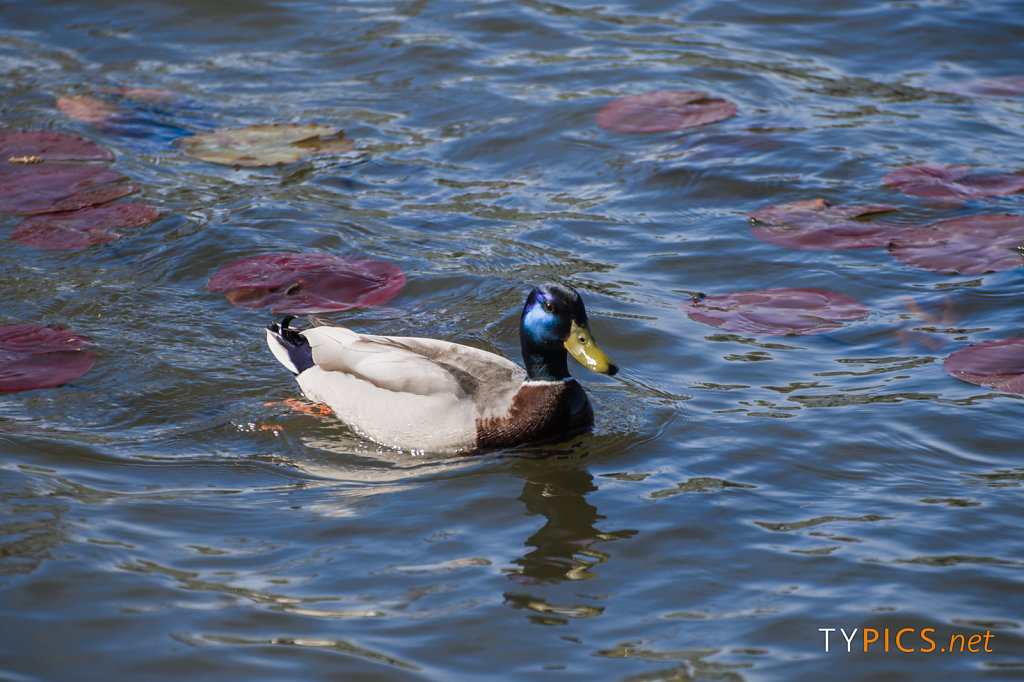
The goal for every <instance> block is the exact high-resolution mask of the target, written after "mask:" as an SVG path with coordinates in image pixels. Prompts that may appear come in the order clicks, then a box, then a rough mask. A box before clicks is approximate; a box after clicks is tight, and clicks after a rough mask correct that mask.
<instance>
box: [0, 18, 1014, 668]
mask: <svg viewBox="0 0 1024 682" xmlns="http://www.w3.org/2000/svg"><path fill="white" fill-rule="evenodd" d="M0 4H2V13H0V71H2V72H3V73H4V74H5V79H4V87H3V97H2V98H0V116H2V119H0V120H2V128H3V129H4V130H15V129H56V130H61V131H65V132H70V133H74V134H79V135H82V136H85V137H87V138H89V139H92V140H94V141H96V142H99V143H100V144H103V145H105V146H107V147H109V148H110V149H112V150H113V151H114V152H115V154H116V157H117V158H116V160H115V162H114V163H113V166H114V168H116V169H117V170H119V171H121V172H123V173H125V174H127V175H129V176H130V177H131V178H132V179H133V180H134V181H136V182H139V183H141V184H142V185H143V190H142V191H141V193H140V194H139V195H137V200H139V201H141V202H143V203H146V204H149V205H152V206H155V207H157V208H158V209H159V210H160V211H161V212H162V218H161V219H160V220H159V221H158V222H156V223H154V224H153V225H150V226H148V227H146V228H141V229H136V230H130V231H126V233H125V234H124V235H123V237H122V238H121V239H120V240H118V241H116V242H113V243H111V244H107V245H103V246H98V247H93V248H91V249H89V250H86V251H80V252H59V251H39V250H34V249H30V248H28V247H24V246H20V245H18V244H16V243H14V242H13V241H11V240H9V239H7V238H6V236H9V234H10V232H9V231H10V230H12V229H13V228H14V226H15V225H16V224H17V219H15V218H12V217H4V218H0V224H2V226H3V229H5V230H7V232H6V233H5V236H4V238H3V239H2V240H0V269H2V272H0V274H2V277H3V280H4V282H5V283H6V285H5V286H4V287H3V289H2V291H0V311H2V313H0V322H2V323H15V322H46V323H51V324H62V325H67V326H70V327H73V328H75V329H77V330H80V331H82V332H83V333H86V334H88V335H90V336H92V337H93V338H94V339H95V340H96V342H97V344H96V352H97V354H98V360H97V362H96V365H95V367H94V368H93V369H92V370H91V371H90V372H89V373H88V374H86V375H85V376H83V377H82V378H81V379H78V380H76V381H74V382H72V383H71V384H70V385H67V386H64V387H61V388H56V389H47V390H41V391H34V392H26V393H20V394H9V395H5V396H3V397H2V399H0V531H2V533H0V622H2V623H3V625H2V632H3V634H2V636H0V677H3V678H4V679H11V680H57V679H76V680H93V679H95V680H109V679H114V678H116V679H147V680H149V679H173V680H179V679H185V678H187V677H188V676H195V677H197V678H199V679H224V680H228V679H231V680H235V679H250V680H297V679H304V680H306V679H308V680H313V679H366V680H371V679H372V680H416V679H424V680H426V679H429V680H446V681H451V680H480V679H507V680H524V679H531V680H532V679H548V678H551V679H554V678H563V677H565V675H567V674H568V675H571V676H572V677H573V678H586V679H609V680H612V679H623V680H626V679H628V680H682V679H687V680H689V679H699V680H712V679H713V680H737V681H738V680H797V679H807V680H811V679H815V680H818V679H843V680H881V679H958V680H966V679H970V680H1009V679H1020V676H1021V675H1022V671H1024V630H1022V628H1024V608H1022V607H1024V596H1022V595H1024V590H1022V586H1024V580H1022V575H1024V551H1022V544H1021V535H1020V510H1021V503H1022V497H1021V490H1022V485H1024V460H1022V459H1021V454H1020V453H1021V450H1020V441H1021V438H1020V436H1021V433H1020V432H1019V431H1015V430H1014V429H1015V428H1016V427H1015V426H1014V424H1019V423H1020V420H1019V413H1020V411H1021V409H1022V406H1021V398H1020V397H1019V396H1015V395H1009V394H1002V393H998V392H994V391H990V390H988V389H984V388H980V387H976V386H973V385H969V384H966V383H961V382H958V381H957V380H956V379H953V378H952V377H950V376H948V375H946V374H945V373H944V372H943V371H942V366H941V365H942V360H943V358H945V357H946V356H947V355H948V354H949V353H951V352H952V351H954V350H956V349H957V348H960V347H963V346H964V345H966V344H968V343H972V342H978V341H982V340H986V339H996V338H1004V337H1009V336H1017V335H1020V334H1021V333H1022V329H1021V325H1020V323H1019V320H1020V314H1019V312H1018V311H1019V291H1020V289H1021V285H1022V283H1024V282H1022V280H1024V276H1022V271H1021V270H1020V269H1016V270H1011V271H1006V272H1002V273H997V274H990V275H983V276H970V277H960V276H947V275H939V274H936V273H931V272H926V271H923V270H916V269H913V268H911V267H908V266H905V265H902V264H900V263H899V262H897V261H895V260H894V259H892V258H891V257H890V256H889V255H888V254H887V253H886V252H885V251H884V250H882V249H864V250H857V251H815V252H812V251H795V250H789V249H785V248H781V247H777V246H772V245H770V244H766V243H763V242H760V241H758V240H756V239H754V238H753V237H752V236H751V235H750V231H749V221H748V220H747V218H746V214H747V213H749V212H751V211H753V210H756V209H758V208H762V207H764V206H768V205H772V204H782V203H788V202H793V201H800V200H804V199H813V198H817V197H824V198H826V199H827V200H829V201H830V202H832V203H835V204H851V203H891V204H895V205H897V206H898V207H899V208H900V210H901V212H900V214H899V216H898V219H899V220H901V221H904V222H907V223H915V224H916V223H924V222H931V221H934V220H939V219H946V218H951V217H955V216H958V215H968V214H972V213H979V212H1005V213H1015V212H1016V213H1019V212H1021V211H1022V210H1024V199H1022V197H1024V195H1014V196H1011V197H1006V198H1000V199H990V200H985V201H980V202H974V203H972V204H968V205H964V206H949V205H946V206H942V205H935V204H929V203H928V202H926V201H922V200H919V199H915V198H913V197H908V196H904V195H901V194H898V193H897V192H896V191H895V190H892V189H888V188H883V187H882V186H880V184H879V180H880V179H881V177H882V176H883V175H884V174H885V173H886V172H888V171H889V170H892V169H893V168H896V167H898V166H901V165H906V164H912V163H969V164H972V165H973V166H976V167H978V168H981V169H985V170H990V171H1014V170H1019V169H1021V168H1024V125H1022V121H1024V99H1021V98H1019V97H1018V98H1012V97H977V98H968V97H963V96H958V95H950V94H941V93H939V92H936V90H937V89H938V88H940V87H942V86H943V85H945V84H948V83H951V82H958V81H964V80H969V79H974V78H991V77H1001V76H1020V75H1021V73H1020V65H1021V63H1022V61H1024V48H1022V42H1021V39H1020V38H1021V35H1022V34H1024V13H1021V12H1020V4H1019V3H1017V2H1012V1H1011V0H1003V1H999V0H996V1H993V2H987V3H983V4H981V5H979V4H978V3H962V2H954V1H952V0H949V1H947V0H928V1H924V2H897V1H892V2H888V1H887V2H875V3H867V4H865V3H859V2H851V1H847V0H832V1H830V2H827V3H817V4H815V6H814V7H813V8H812V7H810V6H809V5H808V4H807V3H805V2H795V1H792V0H766V1H764V2H756V3H745V4H743V3H729V2H715V1H712V0H692V1H689V2H683V3H673V2H664V1H663V0H646V1H644V2H617V1H613V2H606V3H603V4H598V5H590V4H586V3H561V4H560V3H556V2H540V1H531V0H520V1H518V2H459V1H457V0H419V1H409V2H401V3H377V2H342V3H332V2H322V1H316V0H313V1H310V2H289V1H280V2H271V1H269V0H263V1H255V0H254V1H250V2H222V3H208V2H198V1H196V0H188V1H185V2H181V1H176V2H169V1H165V0H156V1H152V2H144V3H133V4H126V3H122V2H110V1H109V0H106V1H104V0H90V1H89V2H84V1H81V0H77V1H76V0H71V1H68V2H62V3H53V2H45V1H44V2H39V3H21V2H3V3H0ZM124 85H133V86H146V87H156V88H166V89H171V90H175V91H179V92H182V93H184V94H186V95H187V96H188V97H189V98H190V99H191V101H193V102H195V103H196V107H195V109H192V110H189V111H187V112H182V113H181V114H180V115H179V116H178V117H177V118H176V119H175V120H173V121H171V122H170V123H169V125H171V124H173V125H179V126H183V127H184V128H185V129H188V130H193V131H196V132H199V131H208V130H212V129H215V128H221V127H223V128H226V127H238V126H245V125H252V124H262V123H278V122H281V123H284V122H296V123H308V122H314V123H329V124H332V125H337V126H338V127H339V128H344V129H345V130H346V134H347V135H348V136H349V137H351V138H353V139H354V140H355V141H356V149H355V151H354V152H352V153H350V154H348V155H345V156H341V157H324V158H317V159H312V160H306V161H302V162H299V163H296V164H293V165H290V166H286V167H283V168H275V169H255V170H245V169H234V168H229V167H222V166H215V165H210V164H204V163H202V162H199V161H194V160H191V159H188V158H186V157H184V156H182V155H180V154H178V153H177V152H176V151H175V150H174V148H173V147H171V146H170V145H169V144H168V143H167V141H166V139H155V138H154V139H151V138H148V137H144V136H143V137H121V138H118V137H113V136H110V135H106V134H104V133H103V132H101V131H99V130H97V129H95V128H92V127H90V126H89V125H87V124H84V123H79V122H75V121H71V120H68V119H67V118H66V117H65V116H64V115H63V114H61V113H60V112H59V111H58V110H57V109H56V107H55V104H54V103H55V100H56V98H57V97H58V96H61V95H66V94H72V93H76V92H82V91H84V90H86V89H88V88H93V87H107V86H124ZM661 89H692V90H702V91H707V92H709V93H711V94H713V95H714V96H718V97H723V98H726V99H728V100H730V101H732V102H735V103H736V104H737V106H738V108H739V112H738V114H737V115H736V116H734V117H733V118H730V119H728V120H725V121H722V122H719V123H716V124H713V125H710V126H705V127H702V128H696V129H691V130H687V131H680V132H675V133H663V134H655V135H628V134H620V133H613V132H609V131H606V130H603V129H601V128H599V127H597V126H596V125H595V124H594V114H595V113H596V111H597V110H598V109H599V108H600V107H601V106H603V105H604V104H606V103H608V102H609V101H611V100H612V99H614V98H616V97H620V96H624V95H629V94H635V93H639V92H645V91H650V90H661ZM172 128H173V126H172ZM164 130H166V128H165V129H164ZM158 137H159V136H158ZM273 251H315V252H327V253H334V254H337V255H341V256H349V257H374V258H382V259H386V260H389V261H391V262H394V263H396V264H397V265H399V266H400V267H401V268H402V269H403V270H404V271H405V272H406V273H407V275H408V281H407V285H406V288H405V289H404V290H403V292H402V294H401V295H400V296H399V297H398V298H396V299H394V300H392V301H390V302H389V303H387V304H386V305H384V306H381V307H379V308H374V309H369V310H363V311H353V312H350V313H345V314H341V315H338V317H339V318H341V319H344V320H346V321H347V322H350V323H351V324H353V325H355V326H357V327H359V328H360V329H366V330H372V331H377V332H383V333H396V334H420V335H427V336H436V337H439V338H446V339H451V340H456V341H461V342H465V343H471V344H474V345H477V346H480V347H484V348H488V349H491V350H495V351H497V352H500V353H503V354H505V355H507V356H509V357H513V358H515V359H517V360H518V355H519V352H518V340H517V338H518V337H517V332H516V324H517V317H518V310H519V309H520V307H521V305H522V299H523V297H524V295H525V293H526V292H527V291H528V289H529V287H530V285H531V284H532V283H535V282H538V281H542V280H546V279H558V280H561V281H564V282H567V283H569V284H571V285H573V286H575V287H577V288H579V289H580V290H581V291H582V292H583V295H584V297H585V299H586V301H587V303H588V308H589V309H590V311H591V319H592V325H593V327H594V330H595V334H596V336H597V337H598V338H599V339H600V341H601V343H602V346H603V347H605V348H606V349H607V350H608V351H609V352H610V353H611V354H612V355H613V356H614V357H615V359H616V361H617V362H618V363H619V365H620V366H621V367H622V369H623V371H622V372H621V373H620V374H619V375H618V376H616V377H614V378H607V377H598V376H596V375H590V376H585V377H582V378H583V380H584V381H585V383H586V385H587V387H588V390H589V392H590V394H591V396H592V399H593V402H594V405H595V411H596V413H597V423H596V425H595V428H594V431H593V432H592V433H590V434H587V435H583V436H579V437H577V438H574V439H571V440H569V441H566V442H562V443H555V444H552V445H549V446H545V447H536V448H528V449H520V450H515V451H509V452H504V453H496V454H494V455H489V456H486V457H482V458H475V459H459V458H455V459H446V458H437V457H414V456H411V455H408V454H403V453H394V452H385V451H381V450H379V449H378V448H376V447H375V446H373V445H370V444H368V443H366V442H365V441H362V440H361V439H359V437H358V436H357V435H355V434H353V433H352V432H350V431H349V430H347V429H346V428H345V427H343V426H341V425H339V424H338V423H336V422H333V421H324V420H320V419H317V418H315V417H313V416H310V415H306V414H301V413H297V412H292V411H290V410H289V409H288V408H287V407H285V406H283V405H282V404H281V402H280V401H283V400H285V399H286V398H290V397H294V396H295V395H296V393H297V391H296V388H295V386H294V385H293V382H292V381H291V379H290V378H289V377H288V376H287V373H286V372H283V370H282V369H281V368H280V367H279V366H278V365H277V363H276V362H274V361H273V359H272V358H271V357H270V356H269V354H268V353H267V351H266V348H265V346H264V343H263V340H262V332H261V327H262V325H263V324H265V322H266V317H267V316H266V315H265V314H262V313H259V312H255V313H254V312H252V311H245V310H241V309H238V308H234V307H232V306H231V305H230V304H228V303H227V302H226V301H225V300H224V299H223V297H222V296H221V295H220V294H210V293H207V292H206V291H205V282H206V279H207V278H208V277H209V276H210V275H211V274H212V273H213V272H214V271H216V270H217V269H218V268H219V267H221V266H222V265H224V264H226V263H229V262H231V261H233V260H235V259H237V258H242V257H245V256H252V255H256V254H259V253H268V252H273ZM771 287H814V288H827V289H833V290H836V291H840V292H842V293H845V294H847V295H849V296H852V297H854V298H856V299H858V300H860V301H863V302H864V303H865V304H866V305H867V306H868V307H869V309H870V311H871V312H870V314H869V315H868V316H867V317H866V318H865V319H864V320H861V321H859V322H856V323H854V324H852V325H850V326H848V327H846V328H844V329H841V330H838V331H835V332H832V333H829V334H825V335H820V336H814V337H754V336H748V335H743V334H735V333H731V332H725V331H722V330H718V329H714V328H712V327H708V326H705V325H702V324H700V323H698V322H694V321H691V320H690V319H688V318H687V317H686V316H685V315H684V314H683V313H682V311H681V310H680V309H679V305H680V304H681V303H682V302H683V301H684V300H686V298H687V297H688V296H691V295H693V294H694V293H695V292H698V291H705V292H709V293H710V292H717V291H722V292H724V291H729V290H734V289H757V288H771ZM576 370H577V374H582V373H583V372H582V370H581V369H580V368H579V367H577V368H576ZM822 628H836V631H835V632H832V635H831V640H830V648H829V651H828V652H826V651H825V647H824V644H825V642H824V633H823V632H822V631H821V629H822ZM839 628H844V629H845V630H846V632H848V633H849V632H851V631H852V630H853V629H854V628H857V629H858V634H857V636H856V638H855V639H854V640H853V651H852V652H851V653H847V652H846V644H845V642H844V640H843V639H842V637H841V636H840V633H839V631H838V629H839ZM905 629H911V630H909V631H908V632H909V634H904V636H903V638H902V640H900V643H901V645H902V646H903V648H914V649H918V650H920V649H922V648H927V641H925V640H923V639H922V637H921V634H922V633H929V632H930V633H931V637H932V638H933V639H934V640H935V642H936V649H940V648H948V646H949V644H950V643H951V641H956V640H951V637H954V636H955V635H964V639H963V640H962V641H967V638H970V637H972V636H974V635H978V636H979V637H978V639H976V640H972V641H974V642H980V641H982V636H985V635H988V638H987V639H985V640H984V642H985V646H986V647H987V648H988V651H987V652H986V651H981V650H979V651H977V652H971V651H966V650H965V651H964V652H963V653H960V652H959V651H957V652H956V653H949V652H946V653H942V652H940V651H938V650H936V651H935V652H933V653H930V654H928V653H921V652H920V651H917V652H915V653H907V652H904V651H901V650H899V648H898V647H897V643H896V640H895V637H896V633H897V632H898V631H900V630H905ZM869 632H877V633H878V636H879V639H878V641H877V642H875V643H872V644H870V645H869V646H868V651H867V652H865V651H864V641H865V633H869ZM886 632H887V633H888V634H887V635H886V634H885V633H886ZM886 642H887V643H886ZM976 646H977V645H976ZM977 648H979V649H980V646H977Z"/></svg>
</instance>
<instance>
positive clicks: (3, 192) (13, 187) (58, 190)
mask: <svg viewBox="0 0 1024 682" xmlns="http://www.w3.org/2000/svg"><path fill="white" fill-rule="evenodd" d="M127 179H128V178H127V176H126V175H122V174H121V173H118V172H117V171H115V170H111V169H110V168H107V167H106V166H100V165H94V164H76V163H48V162H43V163H33V164H13V163H8V164H2V165H0V213H11V214H14V215H30V214H33V213H50V212H54V211H72V210H74V209H76V208H84V207H85V206H92V205H94V204H102V203H105V202H108V201H113V200H114V199H120V198H121V197H124V196H127V195H129V194H131V193H132V192H137V191H138V190H139V186H138V185H136V184H135V183H131V182H122V181H123V180H127Z"/></svg>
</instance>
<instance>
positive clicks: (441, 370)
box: [267, 283, 618, 452]
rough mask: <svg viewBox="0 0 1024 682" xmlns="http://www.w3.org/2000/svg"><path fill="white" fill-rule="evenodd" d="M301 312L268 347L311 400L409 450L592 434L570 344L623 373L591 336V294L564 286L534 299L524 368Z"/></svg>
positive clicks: (599, 368)
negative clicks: (587, 299)
mask: <svg viewBox="0 0 1024 682" xmlns="http://www.w3.org/2000/svg"><path fill="white" fill-rule="evenodd" d="M293 319H294V317H292V316H286V317H284V318H283V319H282V320H281V321H280V322H274V323H272V324H270V325H269V326H268V327H267V344H268V345H269V346H270V350H271V352H272V353H273V354H274V356H275V357H276V358H277V359H278V360H279V361H280V362H281V364H282V365H284V366H285V367H286V368H288V369H289V370H291V371H292V372H293V373H294V374H295V380H296V381H297V382H298V384H299V388H301V389H302V392H303V393H305V395H306V397H307V398H308V399H310V400H314V401H317V402H322V403H326V404H327V406H328V407H330V408H331V409H332V410H333V411H334V414H335V415H337V416H338V417H339V418H340V419H342V420H343V421H344V422H346V423H347V424H349V425H350V426H351V427H353V428H354V429H356V430H357V431H359V432H360V433H362V434H363V435H365V436H367V437H368V438H370V439H371V440H374V441H376V442H378V443H381V444H383V445H388V446H392V447H396V448H400V449H405V450H413V451H431V452H474V451H479V450H487V449H493V448H503V447H509V446H513V445H519V444H522V443H532V442H539V441H547V440H553V439H556V438H559V437H564V436H567V435H570V434H573V433H578V432H580V431H585V430H587V429H589V428H590V426H591V425H592V424H593V421H594V413H593V411H592V410H591V407H590V401H589V400H588V399H587V394H586V393H585V392H584V390H583V388H582V387H581V386H580V385H579V383H577V382H576V380H575V379H573V378H572V376H571V375H570V374H569V368H568V365H567V357H566V351H568V352H569V353H572V355H573V357H575V358H576V359H577V360H579V361H580V362H581V363H582V364H583V365H584V366H585V367H587V368H588V369H591V370H593V371H595V372H600V373H602V374H615V373H616V372H617V371H618V367H616V365H615V363H613V362H612V361H611V359H610V358H609V357H608V356H607V355H605V353H604V352H603V351H602V350H601V349H600V348H598V347H597V344H596V343H594V340H593V338H592V337H591V335H590V328H589V326H588V324H587V313H586V310H584V308H583V299H582V298H580V295H579V293H577V292H576V290H575V289H572V288H571V287H568V286H564V285H561V284H553V283H548V284H543V285H541V286H539V287H537V288H536V289H534V290H533V291H532V292H530V295H529V297H528V298H527V299H526V305H525V306H524V308H523V314H522V318H521V319H520V323H519V339H520V345H521V346H522V352H523V360H524V362H525V364H526V369H525V370H524V369H523V368H522V367H520V366H518V365H516V364H515V363H514V362H511V361H509V360H506V359H505V358H503V357H501V356H499V355H495V354H494V353H489V352H487V351H483V350H480V349H478V348H472V347H470V346H464V345H462V344H458V343H452V342H450V341H441V340H438V339H427V338H418V337H398V336H374V335H370V334H359V333H357V332H354V331H352V330H350V329H347V328H345V327H335V326H326V325H321V326H314V327H312V328H309V329H303V330H300V329H297V328H295V327H292V326H291V322H292V320H293ZM313 322H314V324H316V323H317V322H318V321H317V320H314V321H313Z"/></svg>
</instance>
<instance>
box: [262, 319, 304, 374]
mask: <svg viewBox="0 0 1024 682" xmlns="http://www.w3.org/2000/svg"><path fill="white" fill-rule="evenodd" d="M294 319H295V316H294V315H285V316H284V317H282V318H281V320H280V321H279V322H271V323H270V324H268V325H267V329H268V330H269V331H270V333H271V334H273V335H274V336H276V337H277V339H278V340H279V341H280V343H281V346H282V347H283V348H284V349H285V351H286V352H287V353H288V359H289V360H290V361H291V363H292V365H293V367H294V369H293V370H292V371H294V372H295V373H296V374H300V373H302V372H303V371H305V370H307V369H309V368H310V367H312V366H313V365H314V364H315V363H314V362H313V349H312V348H311V347H310V345H309V341H307V340H306V337H304V336H303V335H302V330H300V329H296V328H295V327H292V326H291V321H292V320H294Z"/></svg>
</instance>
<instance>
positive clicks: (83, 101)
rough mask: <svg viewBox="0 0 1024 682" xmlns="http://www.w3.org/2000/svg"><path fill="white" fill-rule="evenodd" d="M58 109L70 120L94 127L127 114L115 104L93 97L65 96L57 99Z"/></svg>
mask: <svg viewBox="0 0 1024 682" xmlns="http://www.w3.org/2000/svg"><path fill="white" fill-rule="evenodd" d="M57 108H58V109H59V110H60V111H61V112H63V113H64V115H65V116H67V117H68V118H72V119H74V120H76V121H84V122H85V123H91V124H93V125H96V124H100V123H103V122H105V121H107V120H109V119H112V118H116V117H118V116H123V115H124V114H125V113H126V112H125V110H124V109H122V108H121V107H119V106H117V105H116V104H114V103H113V102H108V101H107V100H105V99H100V98H98V97H93V96H91V95H64V96H62V97H58V98H57Z"/></svg>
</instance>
